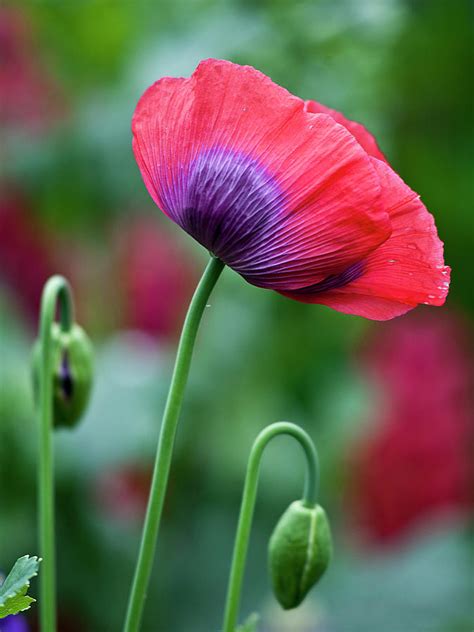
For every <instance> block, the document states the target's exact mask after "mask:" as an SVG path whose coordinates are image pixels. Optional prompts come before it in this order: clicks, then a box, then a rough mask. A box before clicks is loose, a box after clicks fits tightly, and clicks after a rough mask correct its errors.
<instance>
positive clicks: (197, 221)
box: [132, 59, 450, 320]
mask: <svg viewBox="0 0 474 632" xmlns="http://www.w3.org/2000/svg"><path fill="white" fill-rule="evenodd" d="M132 131H133V149H134V153H135V157H136V160H137V162H138V165H139V168H140V170H141V174H142V177H143V179H144V182H145V184H146V187H147V189H148V191H149V193H150V195H151V197H152V198H153V200H154V201H155V203H156V204H157V205H158V206H159V207H160V208H161V209H162V210H163V211H164V213H166V215H168V216H169V217H170V218H171V219H172V220H173V221H174V222H176V223H177V224H178V225H179V226H181V228H183V229H184V230H185V231H187V232H188V233H189V234H190V235H191V236H192V237H194V238H195V239H196V240H197V241H198V242H200V243H201V244H202V245H203V246H204V247H206V248H207V249H208V250H209V251H210V252H211V253H213V254H214V255H215V256H216V257H218V258H219V259H221V260H222V261H223V262H224V263H225V264H227V265H228V266H230V267H231V268H233V269H234V270H235V271H236V272H238V273H239V274H240V275H242V276H243V277H244V279H246V280H247V281H248V282H249V283H252V284H253V285H257V286H259V287H263V288H268V289H272V290H276V291H277V292H280V293H281V294H283V295H285V296H287V297H290V298H292V299H296V300H298V301H302V302H306V303H321V304H323V305H328V306H330V307H333V308H334V309H337V310H339V311H342V312H346V313H350V314H358V315H361V316H365V317H367V318H372V319H376V320H386V319H389V318H392V317H394V316H398V315H399V314H403V313H404V312H406V311H408V310H409V309H412V308H413V307H415V306H416V305H418V304H419V303H425V304H429V305H442V304H443V303H444V301H445V298H446V295H447V291H448V286H449V272H450V271H449V268H448V267H446V266H445V265H444V262H443V247H442V243H441V241H440V240H439V239H438V236H437V232H436V228H435V225H434V221H433V218H432V216H431V215H430V214H429V213H428V211H427V210H426V208H425V207H424V206H423V204H422V203H421V201H420V199H419V197H418V195H417V194H416V193H414V192H413V191H412V190H411V189H410V188H409V187H408V186H407V185H406V184H405V183H404V182H403V181H402V180H401V179H400V178H399V177H398V176H397V175H396V174H395V172H394V171H393V170H392V169H391V168H390V166H389V165H388V164H387V162H386V160H385V158H384V156H383V154H382V153H381V152H380V150H379V149H378V147H377V144H376V142H375V140H374V139H373V137H372V136H371V135H370V134H369V132H367V131H366V130H365V129H364V128H363V127H362V126H361V125H358V124H356V123H353V122H350V121H347V120H346V119H345V118H344V117H342V115H340V114H338V113H335V112H334V111H332V110H329V109H328V108H325V107H324V106H321V105H319V104H318V103H316V102H314V101H308V102H304V101H303V100H301V99H299V98H298V97H295V96H293V95H291V94H290V93H289V92H287V91H286V90H285V89H284V88H281V87H280V86H278V85H276V84H275V83H273V82H272V81H271V80H270V79H269V78H268V77H266V76H265V75H263V74H262V73H260V72H258V71H257V70H255V69H254V68H251V67H249V66H239V65H236V64H232V63H230V62H227V61H220V60H213V59H210V60H206V61H203V62H202V63H200V64H199V66H198V67H197V69H196V70H195V72H194V73H193V75H192V76H191V77H190V78H188V79H182V78H178V79H177V78H170V77H165V78H163V79H161V80H159V81H157V82H156V83H154V84H153V85H152V86H151V87H150V88H148V90H146V91H145V93H144V94H143V96H142V97H141V99H140V101H139V102H138V105H137V108H136V110H135V114H134V116H133V122H132Z"/></svg>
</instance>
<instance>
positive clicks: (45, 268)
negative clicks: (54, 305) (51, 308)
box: [0, 185, 55, 323]
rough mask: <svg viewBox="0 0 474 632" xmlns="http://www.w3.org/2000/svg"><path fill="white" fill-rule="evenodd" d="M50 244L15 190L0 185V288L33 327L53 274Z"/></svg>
mask: <svg viewBox="0 0 474 632" xmlns="http://www.w3.org/2000/svg"><path fill="white" fill-rule="evenodd" d="M53 251H54V248H53V242H52V238H51V237H50V235H47V234H46V232H45V231H44V230H43V227H42V226H41V225H40V224H39V222H38V221H37V218H36V217H35V216H34V214H33V213H32V211H31V208H30V207H29V205H28V203H27V202H26V200H25V199H24V197H23V196H22V195H21V194H20V193H19V192H18V191H16V190H14V189H13V188H11V187H7V186H5V185H0V286H6V288H7V290H8V291H9V293H10V294H11V296H12V297H13V298H14V299H15V300H17V302H18V305H19V306H20V308H22V309H23V311H24V313H25V315H26V316H27V318H29V319H30V320H31V322H32V323H36V319H37V316H38V309H39V303H40V298H41V291H42V288H43V284H44V283H45V281H46V280H47V279H48V277H49V276H50V275H51V274H53V273H54V271H55V270H54V263H53V255H52V253H53Z"/></svg>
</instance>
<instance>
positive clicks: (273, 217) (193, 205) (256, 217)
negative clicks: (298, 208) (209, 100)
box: [171, 148, 285, 266]
mask: <svg viewBox="0 0 474 632" xmlns="http://www.w3.org/2000/svg"><path fill="white" fill-rule="evenodd" d="M174 188H175V191H177V195H176V194H175V195H174V196H173V197H175V199H174V200H173V201H174V204H172V205H171V206H172V207H174V208H173V216H174V218H175V220H176V221H177V222H178V223H179V224H180V226H181V227H182V228H184V230H186V231H187V232H188V233H189V234H190V235H192V236H193V237H194V238H195V239H196V240H197V241H199V242H200V243H201V244H202V245H203V246H205V247H206V248H207V249H208V250H210V251H211V252H213V253H214V254H215V255H216V256H217V257H219V258H221V259H222V260H223V261H224V262H225V263H227V264H228V265H230V266H232V265H236V264H237V262H238V260H239V258H240V257H241V256H242V255H243V253H244V252H245V251H246V250H248V249H249V248H251V247H252V244H254V243H255V240H257V241H258V239H259V238H260V237H261V236H262V233H264V232H265V231H266V229H267V228H268V227H269V226H271V225H273V224H274V223H275V222H276V221H277V218H278V217H279V216H281V213H282V211H283V210H284V206H285V197H284V194H283V193H282V191H281V190H280V188H279V186H278V184H277V183H276V181H275V179H274V178H273V177H272V176H271V175H270V174H269V173H267V172H266V171H265V169H264V168H263V167H262V166H261V165H259V164H258V163H257V162H256V161H255V160H254V159H252V158H249V157H248V156H245V155H244V154H242V153H237V152H233V151H231V150H228V149H222V148H214V149H210V150H207V151H205V152H202V153H201V154H199V155H198V156H197V158H196V159H195V160H194V161H193V162H192V163H191V164H190V165H189V167H188V168H187V169H186V175H184V177H183V176H181V178H180V180H179V181H178V182H176V185H175V187H174Z"/></svg>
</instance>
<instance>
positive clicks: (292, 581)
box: [268, 500, 332, 610]
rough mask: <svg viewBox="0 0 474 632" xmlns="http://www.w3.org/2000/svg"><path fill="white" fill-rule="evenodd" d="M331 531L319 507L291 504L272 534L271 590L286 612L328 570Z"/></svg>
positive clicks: (270, 544)
mask: <svg viewBox="0 0 474 632" xmlns="http://www.w3.org/2000/svg"><path fill="white" fill-rule="evenodd" d="M331 554H332V543H331V531H330V528H329V522H328V519H327V517H326V513H325V511H324V509H323V508H322V507H320V506H319V505H315V506H314V507H305V505H304V504H303V503H302V502H301V501H300V500H298V501H296V502H294V503H292V504H291V505H290V506H289V507H288V509H287V510H286V511H285V513H284V514H283V515H282V517H281V518H280V520H279V521H278V524H277V525H276V527H275V530H274V531H273V534H272V537H271V538H270V543H269V547H268V561H269V568H270V575H271V579H272V584H273V591H274V593H275V596H276V598H277V599H278V601H279V603H280V604H281V606H282V607H283V608H284V609H285V610H289V609H291V608H296V607H297V606H298V605H299V604H300V603H301V602H302V601H303V599H304V598H305V596H306V594H307V593H308V591H309V590H310V589H311V588H312V586H314V584H315V583H316V582H317V581H318V580H319V579H320V577H321V576H322V575H323V573H324V571H325V570H326V568H327V567H328V564H329V561H330V559H331Z"/></svg>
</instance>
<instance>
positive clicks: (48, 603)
mask: <svg viewBox="0 0 474 632" xmlns="http://www.w3.org/2000/svg"><path fill="white" fill-rule="evenodd" d="M58 301H59V305H60V325H61V329H62V330H63V331H65V332H66V331H69V329H70V328H71V325H72V322H73V319H74V313H73V312H74V307H73V301H72V294H71V289H70V287H69V284H68V282H67V281H66V279H64V278H63V277H61V276H54V277H51V279H49V281H48V282H47V283H46V285H45V287H44V290H43V295H42V298H41V314H40V332H39V336H40V353H41V362H40V370H39V376H38V378H39V406H38V408H39V423H40V431H39V457H38V486H39V488H38V496H39V549H40V555H41V557H42V558H43V564H42V573H41V578H40V603H39V606H40V620H41V630H42V631H43V632H55V630H56V569H55V565H56V561H55V548H54V462H53V438H52V437H53V418H52V417H53V371H54V367H53V366H52V354H51V328H52V325H53V322H54V320H55V315H56V309H57V304H58Z"/></svg>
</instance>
